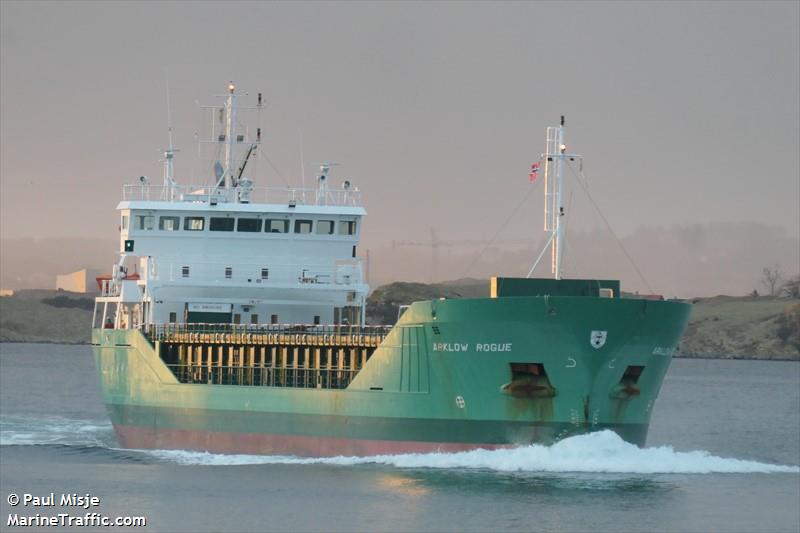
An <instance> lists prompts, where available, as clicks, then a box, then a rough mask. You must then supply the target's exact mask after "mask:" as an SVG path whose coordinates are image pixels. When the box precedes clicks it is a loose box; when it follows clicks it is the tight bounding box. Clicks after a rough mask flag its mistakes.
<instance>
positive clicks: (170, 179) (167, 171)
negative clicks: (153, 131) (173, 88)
mask: <svg viewBox="0 0 800 533" xmlns="http://www.w3.org/2000/svg"><path fill="white" fill-rule="evenodd" d="M164 77H165V79H166V83H167V85H166V86H167V135H168V136H169V148H167V149H166V150H164V159H163V161H164V191H163V192H162V193H161V196H162V198H163V199H165V200H167V201H170V202H171V201H173V200H174V199H175V174H174V172H175V168H174V157H175V152H176V150H175V149H174V147H173V145H172V113H171V112H170V105H169V71H168V70H167V69H164Z"/></svg>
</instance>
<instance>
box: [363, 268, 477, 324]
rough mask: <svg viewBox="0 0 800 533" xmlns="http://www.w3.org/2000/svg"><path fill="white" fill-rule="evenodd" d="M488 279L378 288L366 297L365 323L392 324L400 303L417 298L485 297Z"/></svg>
mask: <svg viewBox="0 0 800 533" xmlns="http://www.w3.org/2000/svg"><path fill="white" fill-rule="evenodd" d="M488 296H489V282H488V281H487V280H478V279H471V278H468V279H461V280H456V281H447V282H444V283H430V284H428V283H407V282H403V281H396V282H394V283H390V284H388V285H382V286H381V287H378V288H377V289H375V290H374V291H372V294H370V296H369V298H368V299H367V322H368V323H370V324H394V323H395V322H396V321H397V312H398V310H399V308H400V306H401V305H408V304H410V303H413V302H417V301H420V300H435V299H438V298H486V297H488Z"/></svg>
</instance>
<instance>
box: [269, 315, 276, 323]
mask: <svg viewBox="0 0 800 533" xmlns="http://www.w3.org/2000/svg"><path fill="white" fill-rule="evenodd" d="M269 323H270V324H277V323H278V315H272V316H270V317H269Z"/></svg>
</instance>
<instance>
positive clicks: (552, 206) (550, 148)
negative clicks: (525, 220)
mask: <svg viewBox="0 0 800 533" xmlns="http://www.w3.org/2000/svg"><path fill="white" fill-rule="evenodd" d="M566 152H567V145H566V144H564V115H561V124H560V125H559V126H552V127H548V128H547V142H546V144H545V151H544V153H543V154H542V160H544V230H545V231H546V232H548V233H549V234H550V237H549V238H548V239H547V244H545V245H544V249H542V252H541V253H540V254H539V257H538V258H537V259H536V262H535V263H534V264H533V266H532V267H531V269H530V271H529V272H528V276H527V277H529V278H530V277H531V276H532V275H533V271H534V270H535V269H536V266H537V265H538V264H539V261H541V259H542V257H543V256H544V254H545V252H546V251H547V249H548V248H550V272H551V274H553V278H554V279H561V267H562V261H561V258H562V256H563V253H564V243H565V240H566V239H565V235H564V221H563V220H562V218H563V217H564V215H565V214H566V212H565V210H564V203H563V201H562V192H563V177H564V163H565V161H567V160H569V161H574V160H576V159H580V160H582V159H583V156H581V155H578V154H568V153H566Z"/></svg>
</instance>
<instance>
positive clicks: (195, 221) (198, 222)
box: [183, 217, 206, 231]
mask: <svg viewBox="0 0 800 533" xmlns="http://www.w3.org/2000/svg"><path fill="white" fill-rule="evenodd" d="M205 227H206V219H205V218H203V217H186V218H184V219H183V229H184V230H186V231H203V228H205Z"/></svg>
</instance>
